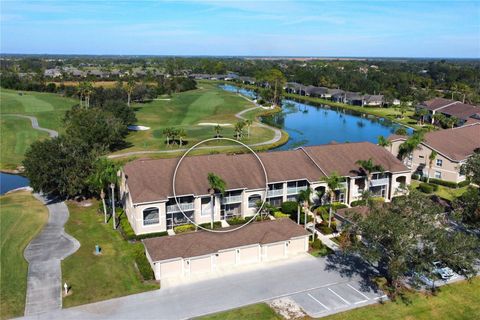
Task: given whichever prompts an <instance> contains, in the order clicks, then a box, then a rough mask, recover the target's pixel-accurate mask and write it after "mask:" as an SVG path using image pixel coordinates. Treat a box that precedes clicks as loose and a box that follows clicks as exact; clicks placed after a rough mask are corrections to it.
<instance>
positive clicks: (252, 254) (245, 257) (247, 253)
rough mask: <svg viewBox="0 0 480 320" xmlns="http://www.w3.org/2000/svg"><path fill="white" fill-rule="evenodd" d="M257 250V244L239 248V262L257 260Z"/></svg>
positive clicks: (258, 248) (253, 261)
mask: <svg viewBox="0 0 480 320" xmlns="http://www.w3.org/2000/svg"><path fill="white" fill-rule="evenodd" d="M259 250H260V247H259V246H255V247H248V248H241V249H240V259H239V262H240V263H241V264H244V263H255V262H258V256H259Z"/></svg>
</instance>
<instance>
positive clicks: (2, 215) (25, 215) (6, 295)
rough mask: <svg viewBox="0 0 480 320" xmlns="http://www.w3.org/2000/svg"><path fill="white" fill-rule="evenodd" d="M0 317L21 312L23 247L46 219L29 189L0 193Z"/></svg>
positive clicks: (24, 265) (25, 265)
mask: <svg viewBox="0 0 480 320" xmlns="http://www.w3.org/2000/svg"><path fill="white" fill-rule="evenodd" d="M0 207H1V210H0V230H1V232H0V240H1V246H0V249H1V278H0V283H1V286H0V317H1V318H2V319H6V318H11V317H15V316H21V315H23V312H24V309H25V294H26V290H27V271H28V263H27V261H25V259H24V258H23V251H24V249H25V247H26V246H27V245H28V243H29V242H30V241H31V240H32V238H33V237H34V236H35V235H36V234H37V233H38V232H39V231H40V230H41V229H42V227H43V225H44V224H45V223H46V222H47V219H48V210H47V208H46V207H45V206H44V205H43V204H42V203H41V202H40V201H38V200H36V199H35V198H34V197H33V196H32V195H31V193H30V192H26V191H21V192H14V193H11V194H8V195H4V196H0Z"/></svg>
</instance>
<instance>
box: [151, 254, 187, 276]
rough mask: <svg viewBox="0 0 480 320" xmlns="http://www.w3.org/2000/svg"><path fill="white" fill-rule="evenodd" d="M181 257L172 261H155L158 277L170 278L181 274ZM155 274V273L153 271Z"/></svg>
mask: <svg viewBox="0 0 480 320" xmlns="http://www.w3.org/2000/svg"><path fill="white" fill-rule="evenodd" d="M183 263H184V261H183V259H178V260H173V261H165V262H157V264H158V268H159V270H158V273H159V276H160V278H157V280H158V279H161V278H164V279H165V278H170V277H175V276H179V275H182V274H183ZM155 276H156V273H155Z"/></svg>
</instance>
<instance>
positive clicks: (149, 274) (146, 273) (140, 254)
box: [135, 249, 154, 281]
mask: <svg viewBox="0 0 480 320" xmlns="http://www.w3.org/2000/svg"><path fill="white" fill-rule="evenodd" d="M135 263H136V264H137V267H138V271H140V274H141V275H142V277H143V280H146V281H148V280H153V279H154V275H153V270H152V267H151V265H150V263H149V262H148V260H147V256H145V252H144V251H143V249H142V250H137V252H135Z"/></svg>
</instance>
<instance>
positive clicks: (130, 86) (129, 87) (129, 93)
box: [125, 78, 135, 107]
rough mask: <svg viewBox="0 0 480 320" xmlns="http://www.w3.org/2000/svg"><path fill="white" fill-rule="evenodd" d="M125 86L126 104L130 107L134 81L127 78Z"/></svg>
mask: <svg viewBox="0 0 480 320" xmlns="http://www.w3.org/2000/svg"><path fill="white" fill-rule="evenodd" d="M125 87H126V90H127V105H128V106H129V107H130V101H131V98H132V93H133V90H135V81H134V80H133V79H132V78H130V79H128V81H127V84H126V86H125Z"/></svg>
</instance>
